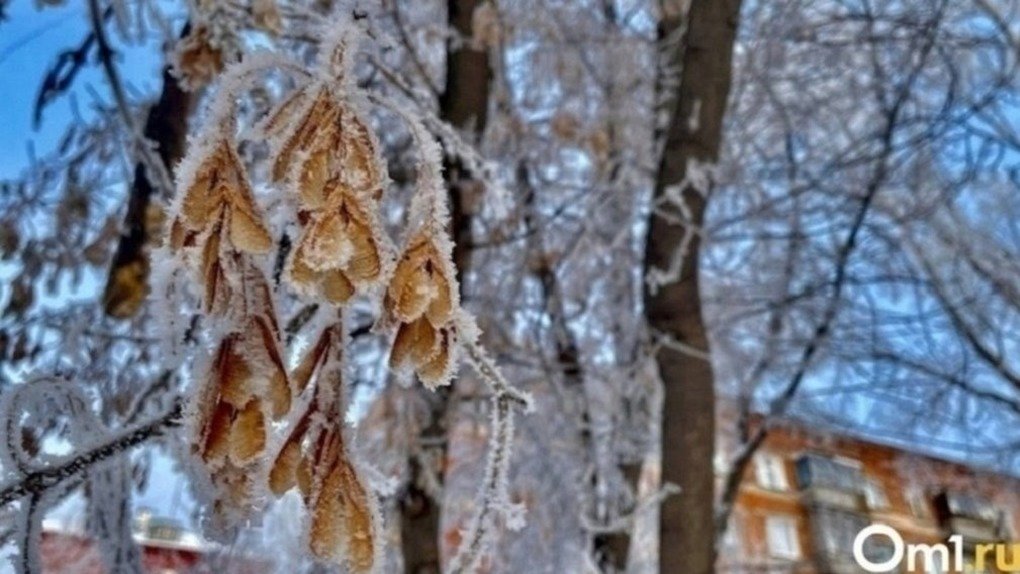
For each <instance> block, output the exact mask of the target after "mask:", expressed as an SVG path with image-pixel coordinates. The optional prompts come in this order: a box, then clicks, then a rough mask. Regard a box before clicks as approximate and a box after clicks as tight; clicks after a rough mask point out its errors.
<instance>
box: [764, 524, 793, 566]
mask: <svg viewBox="0 0 1020 574" xmlns="http://www.w3.org/2000/svg"><path fill="white" fill-rule="evenodd" d="M765 543H766V544H767V545H768V549H769V556H772V557H774V558H785V559H789V560H795V559H797V558H800V541H799V540H798V539H797V519H796V518H794V517H792V516H768V517H766V518H765Z"/></svg>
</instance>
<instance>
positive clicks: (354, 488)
mask: <svg viewBox="0 0 1020 574" xmlns="http://www.w3.org/2000/svg"><path fill="white" fill-rule="evenodd" d="M342 353H343V331H342V326H341V324H339V323H338V324H336V325H333V326H330V327H328V328H326V329H325V330H323V332H322V334H321V335H320V337H319V340H318V341H317V342H316V344H315V345H314V346H313V347H312V348H311V349H310V350H309V351H308V353H307V354H306V355H305V356H304V357H303V359H302V361H301V363H300V364H299V365H298V367H297V369H295V372H294V375H293V379H294V381H295V384H296V386H297V387H298V388H301V389H305V388H309V387H310V388H311V389H312V393H313V399H312V402H311V404H310V405H309V407H308V410H307V411H306V412H305V413H304V414H303V415H302V416H301V418H300V419H299V420H298V421H297V423H296V424H295V425H294V427H293V429H292V430H291V432H290V435H289V436H288V437H287V440H286V441H285V442H284V444H283V447H282V448H281V449H280V451H279V453H278V454H277V455H276V458H275V460H274V461H273V465H272V468H271V469H270V473H269V488H270V490H271V491H272V492H273V493H274V494H276V495H277V496H280V495H283V494H284V493H286V492H287V491H288V490H290V489H291V488H294V487H295V486H297V487H298V489H299V491H300V492H301V496H302V498H303V500H304V501H305V505H306V507H307V508H308V509H309V512H310V514H311V521H310V524H309V533H308V534H309V536H308V544H309V550H310V551H311V553H312V555H314V556H315V557H316V558H319V559H321V560H328V561H333V562H340V563H346V564H347V565H348V567H349V568H350V569H351V570H352V571H355V572H367V571H370V570H371V569H372V566H373V565H374V564H375V561H376V556H377V553H378V548H377V546H378V544H379V538H378V532H379V528H378V518H377V517H378V510H377V509H376V504H375V500H374V498H373V496H374V495H373V494H372V493H371V492H370V491H369V490H368V488H367V486H366V483H365V482H364V480H362V478H361V477H360V475H359V473H358V472H357V469H356V468H355V465H354V463H353V462H352V461H351V459H350V458H349V455H348V452H347V448H346V446H345V443H344V435H343V430H344V429H343V424H344V423H343V420H344V413H345V408H344V398H343V397H344V389H343V362H342Z"/></svg>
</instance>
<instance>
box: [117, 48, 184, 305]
mask: <svg viewBox="0 0 1020 574" xmlns="http://www.w3.org/2000/svg"><path fill="white" fill-rule="evenodd" d="M185 30H186V28H185ZM192 99H193V98H192V95H191V94H190V93H188V92H186V91H184V90H183V89H181V87H180V86H179V85H178V83H177V78H175V77H174V76H173V74H171V73H170V67H169V66H167V67H166V68H165V69H164V70H163V91H162V92H161V93H160V96H159V100H158V101H157V102H156V104H155V105H153V106H152V109H150V110H149V115H148V117H147V118H146V120H145V129H144V132H143V133H144V135H145V137H146V139H148V140H149V141H151V142H155V144H156V146H157V151H158V153H159V158H160V159H161V160H162V161H163V165H164V166H166V170H167V173H171V170H172V169H173V167H174V165H175V164H176V163H177V162H178V161H180V159H181V158H182V157H183V156H184V144H185V140H186V138H187V135H188V113H189V112H190V111H191V105H192ZM154 189H155V186H154V185H153V184H152V182H151V181H150V179H149V174H147V173H146V169H145V165H144V164H143V162H138V163H137V164H136V165H135V173H134V180H133V181H132V183H131V190H130V196H129V197H128V206H127V213H126V214H125V215H124V234H123V235H121V238H120V243H119V244H118V245H117V251H116V252H115V253H114V256H113V262H112V263H111V265H110V275H109V278H108V279H107V281H106V289H105V291H104V293H103V307H104V309H105V310H106V313H107V314H108V315H110V316H111V317H118V318H122V319H124V318H128V317H131V316H133V315H134V314H135V313H137V312H138V309H139V308H141V306H142V303H143V302H144V301H145V297H146V296H147V295H148V292H149V290H148V284H147V283H148V277H149V256H148V254H147V252H146V247H147V246H148V245H149V244H150V243H151V241H152V235H153V234H154V233H155V234H158V233H159V230H153V229H148V228H147V227H148V225H149V224H151V222H152V220H153V218H152V217H151V215H150V214H151V213H152V210H151V209H150V206H151V204H152V193H153V190H154Z"/></svg>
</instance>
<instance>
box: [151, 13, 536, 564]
mask: <svg viewBox="0 0 1020 574" xmlns="http://www.w3.org/2000/svg"><path fill="white" fill-rule="evenodd" d="M203 1H204V0H203ZM359 34H360V32H359V31H358V30H357V29H356V28H353V27H341V28H340V29H338V31H336V32H333V33H330V34H328V37H327V39H326V40H325V41H324V42H323V46H324V48H323V51H322V53H321V56H320V62H319V70H317V71H315V72H313V73H310V72H308V71H306V70H305V69H304V68H303V66H301V65H300V64H298V63H296V62H294V61H292V60H290V59H287V58H284V57H280V56H278V55H276V54H272V53H268V52H259V53H255V54H251V55H250V56H249V57H246V59H245V61H243V62H241V63H240V64H237V65H234V66H232V67H231V68H230V69H229V70H228V71H227V72H226V73H225V74H224V75H223V78H222V81H221V85H220V88H219V92H218V94H217V97H216V99H215V100H214V102H213V103H212V105H211V106H210V113H209V118H208V120H207V123H206V124H205V126H204V129H203V132H202V134H201V137H199V138H197V139H196V140H193V141H192V142H191V147H190V149H189V153H188V155H187V157H186V158H185V160H184V162H182V164H181V166H180V168H179V169H178V174H177V175H178V181H177V188H178V195H177V199H176V201H175V203H174V206H173V207H172V209H170V210H169V217H168V220H169V221H170V222H171V223H170V226H169V228H168V237H167V241H166V247H167V249H165V250H161V251H165V252H167V253H169V254H170V255H171V258H170V262H171V263H172V264H173V266H174V269H175V272H174V273H173V274H168V277H171V279H170V281H171V282H173V281H177V280H178V278H180V277H183V276H185V274H183V273H176V270H177V269H187V270H190V271H191V272H192V273H193V274H194V276H195V277H196V278H197V279H198V280H199V281H198V282H199V283H200V289H198V291H199V292H200V299H201V303H202V305H201V307H202V310H203V312H204V314H205V315H207V316H210V317H212V318H215V319H216V321H214V322H213V324H214V325H215V326H216V329H217V330H216V331H215V332H217V333H224V334H222V335H221V336H218V337H217V338H216V340H215V344H214V348H215V351H214V353H213V354H212V356H211V357H210V360H209V361H208V363H207V364H206V365H204V366H202V367H200V368H199V369H198V371H197V373H198V374H197V376H196V377H195V378H196V386H197V387H198V390H197V392H196V393H195V394H194V398H193V400H192V402H191V403H190V416H189V419H188V420H189V423H190V425H191V435H192V441H191V448H192V451H193V453H194V454H195V458H196V459H197V460H198V461H199V462H200V463H201V464H200V465H199V469H200V471H201V472H199V473H198V475H197V477H198V478H200V479H203V480H204V479H208V482H209V483H211V486H212V487H213V488H212V495H213V498H214V501H213V502H214V504H213V511H214V512H213V515H212V516H211V517H210V518H212V519H213V521H214V522H213V523H214V524H215V523H216V522H223V521H224V520H225V521H226V522H225V523H224V525H225V526H230V525H232V524H233V523H236V521H237V519H240V518H246V517H249V516H250V514H251V512H253V511H255V510H257V509H258V506H259V504H258V503H260V502H261V499H260V497H259V496H258V493H260V492H261V490H262V488H263V486H264V484H263V481H265V480H268V486H269V490H270V491H271V492H273V493H274V494H276V495H282V494H283V493H285V492H287V491H289V490H291V489H293V488H297V489H298V490H299V491H300V493H301V496H302V498H303V501H304V504H305V506H306V508H307V510H308V515H309V517H308V523H307V530H308V546H309V551H310V552H311V554H312V555H314V556H315V557H316V558H319V559H322V560H329V561H333V562H338V563H344V564H346V566H347V567H348V569H349V570H351V571H355V572H366V571H370V570H372V569H373V568H375V567H377V566H378V565H379V563H380V555H381V550H380V549H381V532H382V529H381V526H380V521H381V518H380V515H379V512H378V509H377V507H376V499H375V493H374V492H372V490H371V489H370V487H369V485H368V483H367V482H366V481H365V480H364V478H363V477H362V475H361V474H360V472H359V467H358V465H357V464H355V462H354V461H353V460H352V458H351V456H350V451H349V449H348V448H347V443H346V437H345V433H344V431H345V427H344V415H345V411H346V406H345V402H344V400H345V399H344V389H343V380H344V367H343V353H344V349H345V345H346V341H345V340H344V338H345V333H344V330H343V324H342V321H338V322H337V323H336V324H335V325H332V326H330V327H328V328H326V329H325V330H324V331H323V332H322V333H321V335H320V337H319V339H318V341H317V342H316V344H315V345H314V346H313V347H312V348H311V349H310V350H309V351H308V352H307V353H306V355H305V356H304V357H303V358H302V360H301V362H300V363H299V365H298V366H297V368H296V369H295V370H294V372H293V373H288V372H287V371H286V368H285V366H284V359H283V351H282V349H281V344H280V328H279V324H278V320H277V315H276V310H275V308H274V301H273V292H272V288H271V286H270V283H269V281H268V279H267V277H266V275H265V273H264V272H263V271H262V269H261V268H260V262H261V263H265V262H264V261H263V259H264V258H265V256H267V255H268V254H269V251H270V250H271V249H273V247H274V241H273V233H272V232H271V230H270V227H269V225H267V223H266V220H265V219H264V218H263V214H262V211H261V209H260V207H259V205H258V203H257V202H256V199H255V195H254V193H253V190H252V186H251V184H250V182H249V179H248V174H247V172H246V170H245V166H244V164H243V163H242V161H241V159H240V158H239V157H238V154H237V151H236V145H237V144H236V143H235V141H234V135H233V134H236V133H238V130H236V129H235V125H234V123H235V118H236V117H237V110H236V103H237V99H238V97H239V96H240V94H242V93H243V92H244V91H245V90H247V89H248V86H249V83H248V82H249V80H250V78H251V77H252V76H253V75H255V74H258V73H263V72H266V71H269V70H282V71H285V72H287V73H288V74H290V75H291V76H293V79H294V80H295V81H296V83H297V88H296V89H295V90H294V91H292V92H291V94H290V95H289V96H287V97H286V98H284V100H283V101H282V102H281V103H280V104H278V105H277V107H276V109H275V110H273V111H272V113H270V114H268V115H267V117H266V118H265V119H264V120H263V121H262V122H260V124H259V125H258V126H257V131H258V132H260V134H261V135H262V136H264V138H265V139H266V140H267V141H269V142H270V147H271V150H272V151H271V154H270V157H269V159H268V160H267V163H268V165H267V166H266V167H267V168H268V169H267V171H268V173H269V176H270V179H271V180H272V183H274V184H275V185H276V186H278V187H279V188H283V189H284V190H286V191H288V192H290V193H291V194H292V197H294V198H295V201H296V204H297V223H298V224H299V225H300V236H299V237H298V238H297V241H296V242H295V245H294V248H293V249H292V250H291V251H290V253H289V255H288V259H287V261H286V265H285V273H284V274H283V279H284V282H285V283H286V284H288V285H289V286H291V287H293V288H294V289H295V290H296V291H298V293H299V294H301V295H303V296H306V297H309V298H311V299H313V300H314V299H319V298H321V299H325V300H326V301H328V302H330V303H332V304H334V305H338V306H341V308H342V306H343V305H344V304H346V303H347V302H348V300H349V299H350V298H351V297H352V296H353V295H354V293H355V292H358V291H364V292H368V293H375V294H378V291H373V290H371V289H369V288H370V287H371V286H372V285H374V284H376V283H380V282H384V283H385V285H386V289H385V295H384V297H383V301H382V305H383V308H384V317H383V319H382V321H381V324H383V325H387V326H393V327H395V330H396V337H395V341H394V343H393V348H392V352H391V356H390V363H391V365H392V366H394V367H396V368H401V369H411V370H413V371H414V372H415V373H416V374H417V375H418V377H419V378H420V379H421V381H422V382H423V384H425V385H426V386H428V387H429V388H433V389H434V388H436V387H438V386H440V385H444V384H448V383H449V382H450V378H451V376H452V374H453V373H454V372H455V369H456V367H457V364H458V362H459V360H460V352H461V349H462V347H463V348H464V349H465V351H464V352H465V356H466V357H468V358H470V359H471V361H472V364H474V365H475V367H476V369H478V370H479V373H480V374H482V375H483V378H484V379H485V380H486V381H488V382H489V383H490V384H491V386H492V388H493V390H494V392H495V394H494V399H493V400H494V401H496V403H497V405H498V406H499V408H498V409H495V410H494V413H496V414H495V415H494V420H493V428H494V429H495V432H494V433H493V435H492V437H493V438H492V439H491V442H492V445H491V448H490V463H489V465H488V466H489V469H490V470H489V471H487V473H486V478H485V483H484V486H483V489H482V493H481V495H480V500H479V510H478V512H477V514H478V517H477V519H476V520H473V521H472V523H471V524H472V526H471V527H470V528H469V529H468V532H467V533H466V535H465V536H466V538H465V540H466V541H467V542H466V543H465V544H464V546H463V550H462V551H461V552H460V553H459V554H458V558H457V560H456V561H455V562H457V563H458V564H460V563H463V564H467V565H471V564H474V563H475V562H476V561H477V560H478V558H479V556H480V555H481V553H482V549H483V547H484V544H483V542H484V541H486V540H488V538H489V536H490V534H491V533H492V532H493V526H494V523H493V522H492V520H491V518H489V517H490V516H492V515H494V513H493V509H497V510H498V509H500V508H503V507H504V506H506V505H505V504H504V501H505V500H506V499H507V497H506V496H505V495H504V494H503V490H505V488H504V486H501V485H505V482H506V481H505V475H506V468H507V462H506V461H507V458H508V456H509V455H508V451H509V443H510V440H511V436H512V425H511V422H512V421H511V420H510V415H509V414H508V411H507V410H506V409H507V408H509V407H508V405H509V403H510V402H511V401H514V402H515V404H518V403H519V404H521V405H527V404H528V401H527V400H526V398H522V396H519V393H517V392H516V391H514V390H513V389H511V388H510V387H509V385H508V384H507V383H506V382H505V380H503V379H502V378H501V375H499V373H498V372H497V370H496V368H495V366H494V365H493V364H492V363H491V361H489V360H488V359H487V358H486V357H485V355H484V352H482V350H481V349H480V348H478V346H477V336H478V335H477V328H475V327H474V326H473V325H474V324H473V322H472V321H471V320H470V316H469V315H467V314H465V313H464V312H463V311H462V310H461V308H460V300H459V296H458V289H459V286H458V283H457V277H456V270H455V267H454V264H453V261H452V259H451V253H452V249H453V244H452V242H451V240H450V238H449V236H448V233H447V230H446V228H447V226H448V223H449V216H448V206H447V204H446V201H447V197H446V190H445V186H444V182H443V179H442V158H441V153H440V149H439V146H438V143H437V141H436V139H435V137H434V136H433V135H432V134H430V133H429V132H427V131H426V130H425V128H424V126H423V124H422V123H421V120H420V119H419V118H418V117H417V116H416V115H415V114H414V113H411V111H410V110H409V109H408V108H406V106H403V107H402V106H400V105H393V104H392V102H389V101H388V100H385V99H384V98H380V97H373V96H372V95H371V94H364V93H362V92H359V91H358V90H359V88H358V87H357V86H356V85H354V83H353V82H352V81H351V77H352V75H351V74H349V73H348V71H349V70H350V69H351V66H352V61H351V58H352V54H353V50H352V49H350V47H351V46H352V45H353V41H354V40H356V39H357V38H358V36H359ZM363 101H367V102H369V103H374V104H376V105H381V106H383V107H386V108H389V109H391V110H392V111H394V112H396V113H397V114H398V115H399V116H401V117H402V118H403V119H405V120H406V123H407V125H408V127H409V129H410V131H411V134H412V136H413V139H414V141H415V143H416V147H417V149H418V154H419V163H418V181H417V183H416V189H415V192H414V195H413V198H412V202H411V206H410V208H409V210H408V212H409V216H408V225H407V226H408V229H409V232H408V234H407V237H406V243H405V244H404V248H403V250H402V252H401V253H400V255H399V257H396V258H394V257H392V256H391V253H392V251H393V249H392V247H391V243H390V239H389V237H388V235H387V234H386V232H385V231H384V230H383V228H382V226H381V224H380V221H379V217H380V216H379V212H380V209H379V201H380V198H381V195H382V190H383V188H384V187H385V186H386V185H388V176H387V175H386V170H385V163H384V162H383V160H382V158H381V155H380V152H379V150H380V145H379V142H378V140H377V139H376V136H375V134H374V133H373V132H372V131H371V130H370V129H369V127H368V124H367V122H366V121H365V119H364V116H363V115H362V112H361V111H360V110H361V108H360V107H359V105H357V104H360V103H361V102H363ZM242 133H251V132H242ZM241 137H246V136H241ZM260 171H261V170H260ZM394 260H395V261H396V264H395V266H394V264H393V261H394ZM176 291H177V290H176V289H175V290H174V292H176ZM479 365H481V367H482V368H479ZM298 395H300V397H301V399H302V400H301V401H300V403H301V404H302V405H307V406H304V409H305V410H304V412H302V413H295V417H291V418H289V419H288V420H289V421H293V424H291V425H290V426H289V427H288V428H287V429H286V430H284V429H282V428H280V427H282V426H283V425H274V424H272V422H271V421H272V420H282V419H283V418H284V417H286V416H288V415H289V414H290V411H291V409H292V407H293V405H294V404H295V403H298V402H299V401H295V400H294V397H295V396H298ZM504 403H506V404H504ZM274 427H277V428H278V429H279V430H281V431H283V432H284V433H285V434H284V437H283V442H282V444H281V446H280V448H279V450H278V451H277V452H276V453H275V455H271V453H269V452H267V450H268V445H269V444H270V443H271V442H272V443H274V444H275V443H276V441H271V440H270V438H271V437H270V436H269V433H271V432H273V431H274ZM270 463H271V464H270ZM267 467H268V468H267Z"/></svg>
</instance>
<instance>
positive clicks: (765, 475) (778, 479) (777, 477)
mask: <svg viewBox="0 0 1020 574" xmlns="http://www.w3.org/2000/svg"><path fill="white" fill-rule="evenodd" d="M754 473H755V478H756V480H757V481H758V486H761V487H762V488H766V489H768V490H780V491H786V490H789V489H790V481H789V480H788V478H787V476H786V463H785V462H784V461H783V459H782V457H780V456H779V455H777V454H775V453H771V452H760V453H758V455H757V456H756V457H755V461H754Z"/></svg>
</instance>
